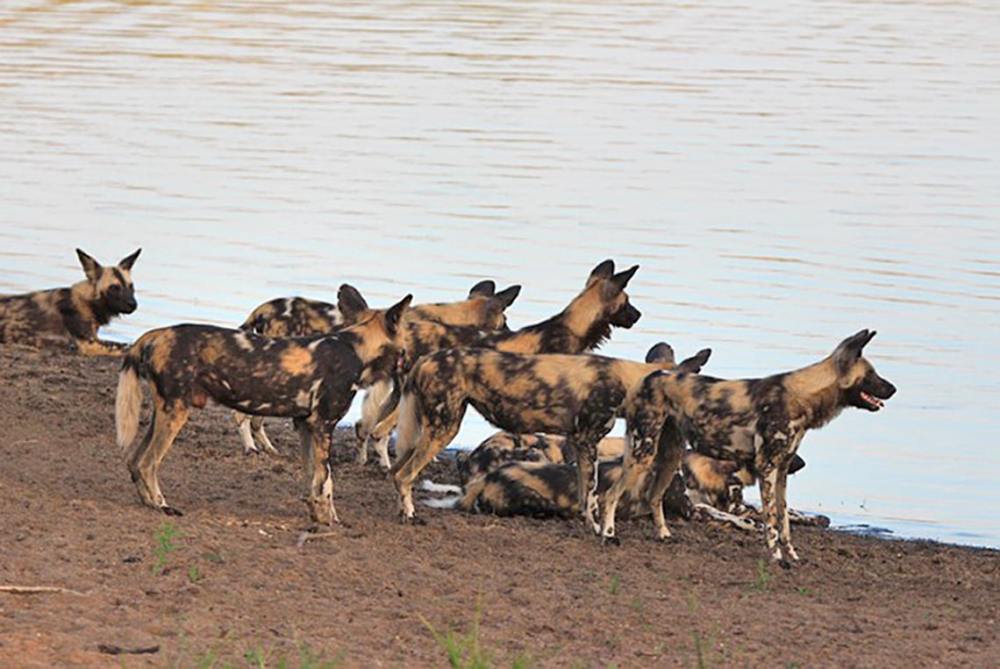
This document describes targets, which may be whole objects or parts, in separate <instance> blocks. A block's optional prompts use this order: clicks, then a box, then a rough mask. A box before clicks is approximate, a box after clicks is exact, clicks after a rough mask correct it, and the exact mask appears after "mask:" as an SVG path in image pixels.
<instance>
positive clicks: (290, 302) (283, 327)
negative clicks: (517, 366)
mask: <svg viewBox="0 0 1000 669" xmlns="http://www.w3.org/2000/svg"><path fill="white" fill-rule="evenodd" d="M520 290H521V287H520V286H511V287H510V288H507V289H506V290H503V291H500V292H499V293H497V292H496V284H495V283H494V282H493V281H480V282H479V283H477V284H476V285H475V286H473V287H472V289H471V290H470V291H469V296H468V298H466V299H465V300H462V301H460V302H445V303H439V304H420V305H414V306H413V307H411V308H410V309H407V310H406V313H405V315H404V317H403V322H404V323H406V322H409V321H417V320H424V319H426V320H433V321H437V322H441V323H446V324H452V325H456V326H476V327H480V328H483V329H485V330H488V331H494V330H503V329H506V327H507V319H506V316H505V314H504V310H505V309H507V307H509V306H510V305H511V304H512V303H513V302H514V299H516V297H517V295H518V293H519V292H520ZM372 311H373V310H372V309H371V308H370V307H369V306H368V302H367V301H366V300H365V298H364V297H363V296H362V295H361V293H360V292H358V290H357V289H356V288H354V287H353V286H351V285H349V284H346V283H345V284H343V285H342V286H341V287H340V289H339V290H338V291H337V304H330V303H329V302H320V301H318V300H310V299H306V298H304V297H287V298H278V299H274V300H271V301H269V302H265V303H264V304H262V305H260V306H259V307H257V308H256V309H254V310H253V312H252V313H251V314H250V315H249V316H248V317H247V319H246V321H244V323H243V325H241V326H240V328H241V329H242V330H244V331H247V332H254V333H256V334H261V335H264V336H266V337H307V336H312V335H323V334H331V333H334V332H337V331H338V330H341V329H343V328H345V327H348V326H350V325H352V324H354V323H357V322H360V321H363V320H365V319H367V318H369V317H370V316H371V314H372ZM389 383H390V382H384V383H383V382H379V383H376V384H375V385H373V386H371V387H370V388H368V389H366V390H365V398H366V405H367V398H368V395H369V393H372V392H373V391H374V393H375V394H376V395H379V394H383V395H387V394H388V393H389V390H384V389H383V388H384V387H388V388H389V389H391V385H388V384H389ZM374 411H376V412H377V408H376V409H374ZM371 412H372V409H369V413H371ZM235 419H236V424H237V426H238V427H239V434H240V439H241V441H242V443H243V452H244V453H256V452H258V444H259V445H260V446H261V447H263V449H264V450H265V451H267V452H269V453H276V452H277V450H276V449H275V448H274V446H273V445H272V444H271V440H270V439H269V438H268V436H267V433H266V432H265V431H264V419H263V417H261V416H255V417H253V418H252V419H251V418H250V417H249V416H247V415H246V414H241V413H239V412H236V414H235ZM367 455H368V449H367V447H366V444H365V443H364V442H362V444H361V449H360V451H359V460H360V461H361V462H364V461H366V460H367ZM384 457H385V460H386V464H385V467H386V468H388V466H389V465H388V457H389V456H388V453H386V454H385V456H384Z"/></svg>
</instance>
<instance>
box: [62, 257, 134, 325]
mask: <svg viewBox="0 0 1000 669" xmlns="http://www.w3.org/2000/svg"><path fill="white" fill-rule="evenodd" d="M140 253H142V249H137V250H136V251H135V253H133V254H132V255H129V256H126V257H124V258H122V259H121V261H119V263H118V264H117V265H115V266H113V267H104V266H102V265H101V263H99V262H97V261H96V260H95V259H94V258H92V257H91V256H89V255H87V254H86V253H84V252H83V251H81V250H80V249H77V250H76V255H77V257H79V258H80V265H81V266H82V267H83V272H84V274H86V276H87V284H88V286H89V288H90V289H91V300H92V304H94V306H96V307H97V310H98V311H100V312H104V313H106V314H107V315H108V316H109V317H110V316H117V315H118V314H130V313H132V312H133V311H135V310H136V307H138V306H139V305H138V303H137V302H136V301H135V284H133V283H132V265H134V264H135V261H136V259H137V258H138V257H139V254H140Z"/></svg>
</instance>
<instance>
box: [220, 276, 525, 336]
mask: <svg viewBox="0 0 1000 669" xmlns="http://www.w3.org/2000/svg"><path fill="white" fill-rule="evenodd" d="M520 291H521V287H520V286H511V287H510V288H507V289H506V290H503V291H501V292H500V293H497V292H496V283H494V282H493V281H489V280H487V281H480V282H479V283H477V284H476V285H474V286H473V287H472V289H471V290H470V291H469V297H468V298H466V299H465V300H463V301H461V302H444V303H439V304H415V305H413V306H412V307H411V308H410V309H409V310H408V311H407V312H406V317H407V318H408V319H415V320H432V321H439V322H441V323H448V324H449V325H472V326H475V327H481V328H486V329H488V330H502V329H504V328H506V325H507V318H506V316H505V314H504V310H505V309H506V308H507V307H509V306H510V305H511V304H512V303H513V302H514V299H515V298H516V297H517V295H518V293H519V292H520ZM368 311H369V307H368V302H367V301H365V298H364V297H362V296H361V293H359V292H358V291H357V289H356V288H354V287H353V286H351V285H349V284H346V283H345V284H344V285H342V286H341V287H340V290H339V291H338V292H337V304H330V303H329V302H320V301H318V300H310V299H307V298H304V297H279V298H277V299H274V300H270V301H268V302H265V303H264V304H261V305H260V306H258V307H257V308H256V309H254V310H253V311H252V312H251V313H250V315H249V316H247V318H246V320H245V321H244V322H243V325H241V326H240V329H241V330H245V331H247V332H255V333H257V334H262V335H264V336H265V337H308V336H310V335H318V334H330V333H331V332H336V331H337V329H339V328H341V327H346V326H348V325H351V324H353V323H355V322H357V321H358V320H359V319H361V318H363V317H364V315H365V314H366V313H367V312H368Z"/></svg>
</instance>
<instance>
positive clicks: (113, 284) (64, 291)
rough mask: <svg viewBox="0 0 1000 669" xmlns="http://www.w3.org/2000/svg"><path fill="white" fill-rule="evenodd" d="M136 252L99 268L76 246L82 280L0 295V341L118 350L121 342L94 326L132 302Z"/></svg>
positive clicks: (89, 351)
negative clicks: (110, 339)
mask: <svg viewBox="0 0 1000 669" xmlns="http://www.w3.org/2000/svg"><path fill="white" fill-rule="evenodd" d="M141 252H142V249H138V250H137V251H136V252H135V253H133V254H132V255H130V256H126V257H125V258H122V260H121V262H119V263H118V264H117V265H116V266H114V267H103V266H102V265H101V263H99V262H97V261H96V260H94V259H93V258H91V257H90V256H89V255H87V254H86V253H84V252H83V251H81V250H80V249H77V250H76V255H77V256H78V257H79V258H80V264H81V265H82V266H83V272H84V274H86V276H87V279H86V280H85V281H80V282H78V283H75V284H73V285H72V286H70V287H69V288H54V289H52V290H40V291H38V292H35V293H26V294H24V295H11V296H9V297H0V343H5V342H8V343H23V344H30V345H33V346H42V345H44V344H47V343H48V344H51V343H58V344H69V345H70V346H71V347H73V348H74V349H75V350H77V351H79V352H80V353H83V354H84V355H114V356H118V355H121V354H122V352H123V351H124V350H125V347H126V345H125V344H119V343H116V342H106V341H101V340H100V339H98V338H97V330H98V328H100V327H101V326H103V325H107V324H108V323H110V322H111V319H112V318H114V317H115V316H118V315H121V314H130V313H132V312H133V311H135V309H136V306H138V305H137V304H136V301H135V286H134V285H133V283H132V265H134V264H135V261H136V258H138V257H139V254H140V253H141Z"/></svg>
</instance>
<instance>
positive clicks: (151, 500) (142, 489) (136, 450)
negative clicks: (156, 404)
mask: <svg viewBox="0 0 1000 669" xmlns="http://www.w3.org/2000/svg"><path fill="white" fill-rule="evenodd" d="M154 432H156V411H155V410H154V411H153V417H152V418H151V419H150V422H149V429H147V430H146V434H145V435H143V437H142V440H140V441H139V443H137V444H135V445H134V446H133V447H132V449H131V451H129V453H128V455H127V456H126V458H125V464H126V465H127V466H128V471H129V474H131V476H132V482H133V483H134V484H135V487H136V490H137V491H138V492H139V499H141V500H142V503H143V504H145V505H146V506H151V507H153V508H154V509H158V508H160V505H159V504H158V503H157V502H156V497H155V495H154V494H153V489H152V488H151V487H150V486H148V485H147V484H146V481H145V479H144V478H143V476H142V473H141V472H140V470H139V461H140V460H141V459H142V458H143V456H144V455H145V454H146V451H147V450H148V449H149V444H150V442H151V441H152V440H153V433H154Z"/></svg>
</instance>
